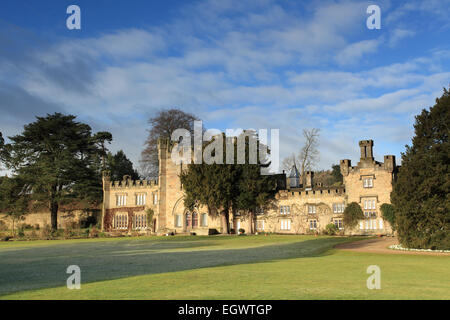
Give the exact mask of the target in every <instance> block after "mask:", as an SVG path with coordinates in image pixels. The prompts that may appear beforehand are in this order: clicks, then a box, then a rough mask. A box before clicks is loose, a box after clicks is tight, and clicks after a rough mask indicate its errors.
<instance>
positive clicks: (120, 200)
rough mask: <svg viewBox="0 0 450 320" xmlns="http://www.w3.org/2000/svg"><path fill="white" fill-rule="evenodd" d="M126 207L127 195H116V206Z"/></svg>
mask: <svg viewBox="0 0 450 320" xmlns="http://www.w3.org/2000/svg"><path fill="white" fill-rule="evenodd" d="M126 205H127V195H126V194H118V195H116V206H118V207H123V206H126Z"/></svg>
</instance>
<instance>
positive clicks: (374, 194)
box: [340, 140, 397, 233]
mask: <svg viewBox="0 0 450 320" xmlns="http://www.w3.org/2000/svg"><path fill="white" fill-rule="evenodd" d="M373 145H374V143H373V140H362V141H359V147H360V151H361V155H360V161H359V162H358V165H357V166H355V167H352V165H351V161H350V160H349V159H344V160H341V162H340V168H341V173H342V175H343V177H344V185H345V190H346V196H347V203H351V202H356V203H358V204H359V205H360V206H361V208H362V209H363V212H364V214H365V217H366V220H365V221H361V222H360V226H359V231H360V232H362V233H367V232H369V233H370V232H371V231H372V230H387V229H389V230H388V231H390V226H388V225H387V223H386V222H385V221H384V220H383V218H382V213H381V210H380V207H381V205H382V204H384V203H390V194H391V191H392V183H393V181H394V179H395V174H396V172H397V167H396V164H395V156H392V155H387V156H385V157H384V163H380V162H377V161H375V158H374V155H373Z"/></svg>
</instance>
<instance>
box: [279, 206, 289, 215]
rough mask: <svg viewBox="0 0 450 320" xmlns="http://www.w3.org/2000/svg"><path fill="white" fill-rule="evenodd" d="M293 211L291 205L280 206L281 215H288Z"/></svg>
mask: <svg viewBox="0 0 450 320" xmlns="http://www.w3.org/2000/svg"><path fill="white" fill-rule="evenodd" d="M290 213H291V207H290V206H280V214H281V215H287V214H290Z"/></svg>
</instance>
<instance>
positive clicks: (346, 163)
mask: <svg viewBox="0 0 450 320" xmlns="http://www.w3.org/2000/svg"><path fill="white" fill-rule="evenodd" d="M351 166H352V161H351V160H350V159H344V160H341V174H342V175H343V176H344V177H346V176H348V174H349V172H350V168H351Z"/></svg>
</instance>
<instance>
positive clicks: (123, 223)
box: [114, 213, 128, 230]
mask: <svg viewBox="0 0 450 320" xmlns="http://www.w3.org/2000/svg"><path fill="white" fill-rule="evenodd" d="M114 229H119V230H123V229H128V213H116V214H115V216H114Z"/></svg>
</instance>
